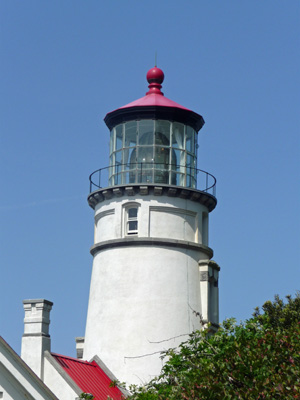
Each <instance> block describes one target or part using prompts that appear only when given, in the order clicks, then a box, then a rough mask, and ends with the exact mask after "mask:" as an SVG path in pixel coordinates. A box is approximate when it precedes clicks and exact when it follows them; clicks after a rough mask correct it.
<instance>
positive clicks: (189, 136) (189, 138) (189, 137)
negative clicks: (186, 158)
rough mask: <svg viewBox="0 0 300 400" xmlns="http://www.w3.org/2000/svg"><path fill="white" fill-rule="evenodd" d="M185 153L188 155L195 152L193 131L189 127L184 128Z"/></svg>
mask: <svg viewBox="0 0 300 400" xmlns="http://www.w3.org/2000/svg"><path fill="white" fill-rule="evenodd" d="M186 151H189V152H190V153H194V152H195V139H194V129H193V128H191V127H190V126H187V128H186Z"/></svg>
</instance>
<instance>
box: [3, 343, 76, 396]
mask: <svg viewBox="0 0 300 400" xmlns="http://www.w3.org/2000/svg"><path fill="white" fill-rule="evenodd" d="M0 393H2V397H1V398H3V399H4V400H24V399H27V400H57V399H56V397H55V395H54V394H53V393H52V392H51V391H50V390H49V389H48V388H46V386H45V385H44V384H43V382H42V381H41V380H40V379H39V378H38V377H37V376H36V375H35V374H34V373H33V371H32V370H31V369H30V368H29V367H28V365H26V364H25V363H24V361H23V360H21V358H20V357H19V356H18V355H17V354H16V353H15V352H14V351H13V350H12V349H11V348H10V347H9V346H8V345H7V343H6V342H5V341H4V340H3V339H2V338H1V337H0ZM73 400H74V399H73Z"/></svg>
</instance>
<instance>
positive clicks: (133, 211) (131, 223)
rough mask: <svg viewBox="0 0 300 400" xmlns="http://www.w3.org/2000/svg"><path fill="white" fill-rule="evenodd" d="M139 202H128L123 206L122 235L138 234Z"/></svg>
mask: <svg viewBox="0 0 300 400" xmlns="http://www.w3.org/2000/svg"><path fill="white" fill-rule="evenodd" d="M138 216H139V204H137V203H129V204H126V205H125V206H124V236H132V235H137V234H138V227H139V225H138V224H139V221H138Z"/></svg>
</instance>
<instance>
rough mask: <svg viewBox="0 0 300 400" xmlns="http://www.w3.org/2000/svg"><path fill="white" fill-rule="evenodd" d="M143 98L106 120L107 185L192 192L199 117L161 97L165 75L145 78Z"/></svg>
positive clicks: (159, 72) (156, 72)
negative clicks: (169, 187) (172, 187)
mask: <svg viewBox="0 0 300 400" xmlns="http://www.w3.org/2000/svg"><path fill="white" fill-rule="evenodd" d="M147 80H148V83H149V91H148V92H147V93H146V96H145V97H143V98H141V99H139V100H136V101H134V102H132V103H130V104H128V105H126V106H124V107H121V108H119V109H117V110H115V111H113V112H111V113H109V114H107V115H106V117H105V122H106V124H107V126H108V127H109V129H110V168H109V186H116V185H123V184H140V183H145V184H151V183H156V184H166V185H176V186H185V187H189V188H196V187H197V154H196V150H197V136H198V135H197V134H198V131H199V129H201V127H202V126H203V124H204V120H203V118H202V117H201V116H200V115H198V114H196V113H194V112H193V111H190V110H188V109H187V108H185V107H182V106H181V105H179V104H177V103H175V102H173V101H172V100H169V99H167V98H166V97H164V94H163V92H162V91H161V88H162V86H161V84H162V82H163V80H164V73H163V71H162V70H161V69H159V68H157V67H154V68H152V69H150V70H149V71H148V73H147Z"/></svg>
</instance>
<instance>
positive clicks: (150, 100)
mask: <svg viewBox="0 0 300 400" xmlns="http://www.w3.org/2000/svg"><path fill="white" fill-rule="evenodd" d="M140 106H141V107H145V106H162V107H176V108H181V109H182V110H188V111H190V110H189V109H188V108H185V107H183V106H181V105H180V104H178V103H175V101H173V100H170V99H168V98H167V97H165V96H163V95H162V94H157V93H151V94H148V95H146V96H144V97H142V98H140V99H138V100H135V101H133V102H132V103H129V104H126V106H123V107H120V108H121V109H122V108H129V107H140Z"/></svg>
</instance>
